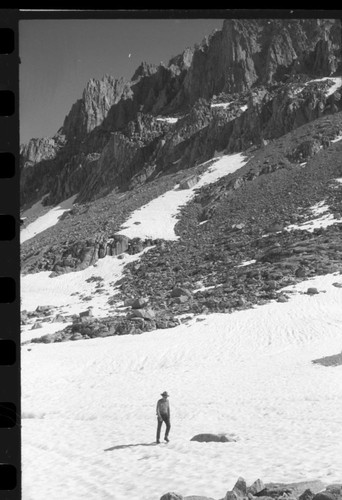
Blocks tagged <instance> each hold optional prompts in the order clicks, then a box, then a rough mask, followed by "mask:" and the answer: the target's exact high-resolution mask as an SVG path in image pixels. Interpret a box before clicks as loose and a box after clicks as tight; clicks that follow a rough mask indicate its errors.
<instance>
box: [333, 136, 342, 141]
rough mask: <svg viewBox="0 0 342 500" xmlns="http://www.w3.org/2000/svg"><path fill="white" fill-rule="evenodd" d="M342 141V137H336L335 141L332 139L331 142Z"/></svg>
mask: <svg viewBox="0 0 342 500" xmlns="http://www.w3.org/2000/svg"><path fill="white" fill-rule="evenodd" d="M341 140H342V135H338V136H337V137H335V139H332V140H331V142H339V141H341Z"/></svg>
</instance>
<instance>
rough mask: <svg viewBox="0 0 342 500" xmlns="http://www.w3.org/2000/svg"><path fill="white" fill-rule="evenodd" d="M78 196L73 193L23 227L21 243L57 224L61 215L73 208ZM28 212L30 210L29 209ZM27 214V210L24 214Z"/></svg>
mask: <svg viewBox="0 0 342 500" xmlns="http://www.w3.org/2000/svg"><path fill="white" fill-rule="evenodd" d="M76 196H77V195H73V196H71V197H70V198H68V199H67V200H64V201H63V202H62V203H61V204H60V205H58V206H56V207H54V208H52V209H51V210H49V211H48V212H47V213H46V214H44V215H42V216H41V217H38V219H36V220H35V221H34V222H32V223H31V224H29V225H28V226H27V227H25V228H24V229H22V230H21V231H20V243H23V242H24V241H26V240H29V239H30V238H33V237H34V236H36V234H39V233H41V232H42V231H45V229H48V228H49V227H51V226H54V225H55V224H57V222H58V220H59V218H60V216H61V215H62V214H63V213H64V212H68V211H69V210H71V209H72V205H73V203H74V200H75V198H76ZM40 203H41V202H38V204H40ZM36 205H37V204H36ZM32 208H33V207H32ZM27 212H29V210H28V211H27ZM25 214H26V212H25V213H24V214H23V215H24V216H25Z"/></svg>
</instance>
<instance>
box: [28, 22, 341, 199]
mask: <svg viewBox="0 0 342 500" xmlns="http://www.w3.org/2000/svg"><path fill="white" fill-rule="evenodd" d="M340 49H341V31H340V29H339V21H337V20H336V21H334V20H318V19H309V20H266V19H259V20H241V19H238V20H236V19H234V20H225V21H224V22H223V27H222V30H216V31H215V32H214V33H213V34H212V35H211V36H208V37H207V38H206V39H205V40H204V41H203V42H202V43H201V44H200V45H198V46H197V47H195V48H194V49H187V50H185V51H184V53H183V54H181V55H179V56H176V57H174V58H173V59H171V61H170V62H169V64H168V65H167V66H166V65H163V64H161V65H159V66H153V65H148V64H146V63H143V64H141V66H140V67H139V68H138V69H137V70H136V72H135V74H134V75H133V77H132V79H131V80H130V81H125V80H124V79H119V80H116V79H114V78H113V77H110V76H105V77H104V78H103V79H102V80H101V81H98V80H90V82H89V83H88V84H87V87H86V89H85V90H84V92H83V96H82V98H81V99H80V100H78V101H77V102H76V103H75V104H74V105H73V106H72V109H71V110H70V112H69V114H68V115H67V117H66V118H65V120H64V124H63V126H62V127H61V129H60V130H59V131H58V133H57V134H56V136H54V137H53V138H51V139H42V140H37V139H32V141H30V143H29V144H28V145H24V146H22V148H21V152H22V155H21V171H22V187H21V198H22V204H23V206H25V207H27V206H29V205H30V204H32V203H33V202H35V201H37V200H38V199H41V198H42V197H43V196H45V195H47V194H48V196H47V197H46V198H45V203H46V204H55V203H58V202H59V201H61V200H63V199H65V198H66V197H68V196H71V195H74V194H79V193H80V195H79V196H80V201H81V202H84V201H89V200H93V199H95V198H99V197H101V196H104V195H106V194H107V193H108V191H110V190H112V189H118V190H122V189H125V188H127V186H129V185H131V184H132V183H133V185H136V184H137V183H140V184H141V183H145V182H146V181H148V180H149V179H150V178H151V177H152V178H153V176H154V175H157V174H160V172H162V173H163V172H165V171H168V170H169V169H170V168H175V167H174V165H175V164H176V162H179V163H177V167H176V168H178V169H182V168H189V167H192V166H194V165H196V163H200V162H203V161H205V160H207V159H209V158H210V157H211V156H212V154H213V153H214V152H215V150H222V149H225V148H227V150H229V151H237V150H240V149H242V148H246V147H247V144H248V145H251V144H259V143H260V142H261V140H262V139H265V138H266V139H267V138H268V137H271V138H273V137H279V136H280V135H281V134H283V133H286V132H288V131H290V130H291V129H292V128H294V127H296V126H299V125H301V124H303V123H305V122H306V121H310V120H312V119H314V118H316V117H318V116H319V113H321V114H322V113H327V112H328V113H329V112H332V110H331V109H330V110H329V109H327V107H328V106H331V105H332V103H330V102H326V100H325V99H324V96H323V95H322V93H320V92H318V94H317V96H316V98H313V97H311V101H313V102H306V101H307V100H308V99H306V98H305V97H304V98H303V97H301V96H298V97H296V96H291V95H290V96H289V95H288V94H289V93H291V92H290V90H289V89H290V88H291V86H292V83H293V82H295V81H296V75H298V78H299V80H300V79H302V80H303V79H304V80H310V79H313V78H318V77H321V76H324V77H326V76H330V75H335V74H338V72H339V71H341V50H340ZM298 78H297V80H298ZM277 87H278V91H277V92H276V91H275V88H277ZM220 94H221V97H222V96H224V97H225V98H227V99H233V101H237V102H236V104H237V105H235V108H234V106H232V107H230V108H227V109H221V110H219V109H218V108H215V107H214V108H212V107H211V104H213V103H214V102H215V101H216V99H217V97H218V96H219V95H220ZM234 94H235V95H234ZM311 94H312V93H311ZM241 98H242V99H243V103H242V105H239V103H238V101H239V100H241ZM309 100H310V99H309ZM333 104H334V105H335V106H336V103H333ZM246 105H247V110H245V108H244V106H246ZM241 108H242V109H241ZM308 108H309V111H308ZM289 110H290V111H289ZM299 114H300V115H301V117H300V118H299V117H298V115H299ZM240 115H242V116H240ZM288 115H290V116H288ZM170 116H171V118H173V120H171V119H170V118H169V117H170ZM177 119H178V120H177ZM275 124H281V125H280V126H277V127H275V126H274V125H275ZM242 132H243V133H242ZM199 146H200V147H199ZM140 174H141V175H140Z"/></svg>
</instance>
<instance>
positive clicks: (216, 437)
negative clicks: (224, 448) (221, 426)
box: [190, 433, 237, 443]
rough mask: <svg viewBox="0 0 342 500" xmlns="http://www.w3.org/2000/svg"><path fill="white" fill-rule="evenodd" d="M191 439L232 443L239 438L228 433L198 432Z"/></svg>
mask: <svg viewBox="0 0 342 500" xmlns="http://www.w3.org/2000/svg"><path fill="white" fill-rule="evenodd" d="M190 441H198V442H199V443H211V442H214V443H232V442H235V441H237V438H236V437H233V436H229V435H228V434H212V433H204V434H196V436H194V437H192V438H191V439H190Z"/></svg>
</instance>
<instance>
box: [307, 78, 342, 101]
mask: <svg viewBox="0 0 342 500" xmlns="http://www.w3.org/2000/svg"><path fill="white" fill-rule="evenodd" d="M326 80H331V81H332V82H333V85H332V86H331V87H329V89H328V90H327V91H326V94H325V95H326V97H329V96H330V95H332V94H334V92H336V90H337V89H338V88H340V87H341V86H342V77H341V76H336V77H331V76H325V77H324V78H316V79H315V80H310V81H309V82H306V84H305V85H308V84H309V83H315V82H324V81H326Z"/></svg>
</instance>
